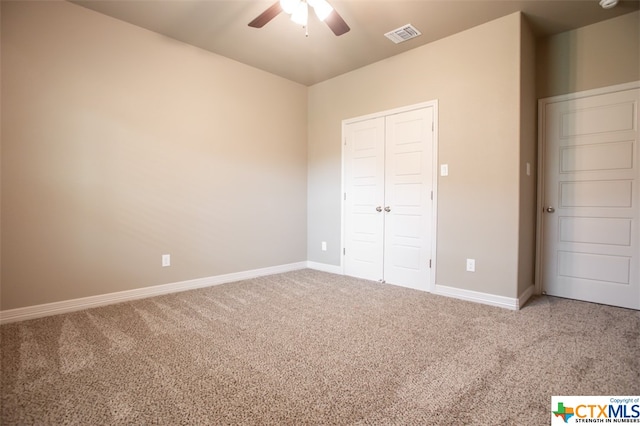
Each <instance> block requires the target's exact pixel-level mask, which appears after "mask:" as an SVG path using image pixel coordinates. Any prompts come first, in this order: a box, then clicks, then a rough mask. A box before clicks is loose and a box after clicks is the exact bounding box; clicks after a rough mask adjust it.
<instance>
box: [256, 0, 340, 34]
mask: <svg viewBox="0 0 640 426" xmlns="http://www.w3.org/2000/svg"><path fill="white" fill-rule="evenodd" d="M308 6H311V7H312V8H313V11H314V12H315V14H316V16H317V17H318V19H320V20H321V21H324V22H325V23H326V24H327V25H328V26H329V28H331V31H333V33H334V34H335V35H337V36H339V35H342V34H344V33H346V32H348V31H349V30H350V29H351V28H349V25H347V23H346V22H344V19H342V17H341V16H340V15H339V14H338V12H336V10H335V9H334V8H333V7H331V5H330V4H329V3H327V0H279V1H277V2H275V3H274V4H273V5H272V6H270V7H269V8H268V9H267V10H265V11H264V12H262V13H261V14H260V15H258V17H257V18H256V19H254V20H253V21H251V22H249V26H250V27H253V28H262V27H264V26H265V24H267V23H268V22H269V21H271V20H272V19H273V18H275V17H276V16H277V15H278V14H279V13H280V12H285V13H287V14H289V15H291V20H292V21H293V22H295V23H297V24H300V25H302V26H304V27H306V26H307V20H308V17H309V7H308Z"/></svg>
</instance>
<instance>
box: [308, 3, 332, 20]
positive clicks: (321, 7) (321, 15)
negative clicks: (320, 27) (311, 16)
mask: <svg viewBox="0 0 640 426" xmlns="http://www.w3.org/2000/svg"><path fill="white" fill-rule="evenodd" d="M308 2H309V5H310V6H311V7H313V11H314V12H315V13H316V16H317V17H318V19H319V20H321V21H324V20H325V19H327V17H328V16H329V15H330V14H331V12H333V7H331V5H330V4H329V3H327V0H309V1H308Z"/></svg>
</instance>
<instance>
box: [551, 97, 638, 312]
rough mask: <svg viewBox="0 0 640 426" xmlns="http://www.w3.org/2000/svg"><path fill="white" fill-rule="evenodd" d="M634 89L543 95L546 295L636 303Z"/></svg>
mask: <svg viewBox="0 0 640 426" xmlns="http://www.w3.org/2000/svg"><path fill="white" fill-rule="evenodd" d="M639 92H640V90H638V89H633V90H625V91H618V92H613V93H606V94H599V95H592V96H587V97H579V98H576V99H570V100H561V101H557V102H549V103H547V104H545V105H544V107H543V108H544V109H543V110H542V111H541V112H542V114H543V117H542V119H543V123H544V124H543V148H544V158H543V161H544V182H543V188H544V192H543V203H544V213H543V258H542V262H543V263H542V285H543V289H544V290H545V291H546V292H547V294H549V295H553V296H559V297H567V298H572V299H578V300H585V301H589V302H596V303H603V304H607V305H615V306H621V307H625V308H632V309H640V283H639V269H640V267H639V265H638V264H639V261H640V256H639V254H640V253H639V248H638V246H639V245H640V234H639V230H638V229H639V226H638V225H639V224H638V220H639V219H640V217H639V210H640V209H639V208H638V202H639V201H640V189H639V188H638V187H639V185H640V176H639V172H638V171H639V167H638V162H639V161H640V154H639V153H638V152H639V149H638V148H639V146H638V99H639Z"/></svg>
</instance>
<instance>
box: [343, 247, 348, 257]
mask: <svg viewBox="0 0 640 426" xmlns="http://www.w3.org/2000/svg"><path fill="white" fill-rule="evenodd" d="M342 255H343V256H346V255H347V249H346V248H343V249H342Z"/></svg>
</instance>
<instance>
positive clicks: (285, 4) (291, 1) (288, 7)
mask: <svg viewBox="0 0 640 426" xmlns="http://www.w3.org/2000/svg"><path fill="white" fill-rule="evenodd" d="M300 3H302V2H301V1H300V0H280V7H281V8H282V10H284V12H285V13H287V14H289V15H291V14H292V13H293V12H294V11H295V10H296V8H297V7H298V5H299V4H300Z"/></svg>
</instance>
